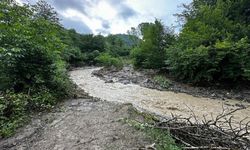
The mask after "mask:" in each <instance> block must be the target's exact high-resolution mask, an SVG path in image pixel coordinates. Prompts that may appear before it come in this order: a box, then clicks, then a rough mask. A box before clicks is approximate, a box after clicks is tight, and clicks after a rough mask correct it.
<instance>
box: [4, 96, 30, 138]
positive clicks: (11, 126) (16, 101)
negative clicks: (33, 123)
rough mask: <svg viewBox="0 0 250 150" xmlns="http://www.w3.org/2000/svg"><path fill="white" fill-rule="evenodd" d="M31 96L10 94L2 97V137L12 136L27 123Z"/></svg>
mask: <svg viewBox="0 0 250 150" xmlns="http://www.w3.org/2000/svg"><path fill="white" fill-rule="evenodd" d="M28 101H29V96H28V95H26V94H15V93H13V92H8V93H6V94H4V95H0V136H10V135H11V134H12V133H13V132H14V131H15V129H16V128H18V127H19V126H20V125H22V124H23V123H24V122H25V119H26V117H25V115H26V110H27V106H28Z"/></svg>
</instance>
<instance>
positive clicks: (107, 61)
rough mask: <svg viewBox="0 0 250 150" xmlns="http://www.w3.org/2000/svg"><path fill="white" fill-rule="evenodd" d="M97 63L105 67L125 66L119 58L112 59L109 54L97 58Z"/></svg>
mask: <svg viewBox="0 0 250 150" xmlns="http://www.w3.org/2000/svg"><path fill="white" fill-rule="evenodd" d="M96 61H97V62H98V63H99V64H101V65H104V66H105V67H111V66H114V67H117V68H121V67H122V66H123V64H122V61H121V60H120V59H119V58H115V57H112V56H111V55H109V54H108V53H103V54H101V55H99V56H98V57H97V58H96Z"/></svg>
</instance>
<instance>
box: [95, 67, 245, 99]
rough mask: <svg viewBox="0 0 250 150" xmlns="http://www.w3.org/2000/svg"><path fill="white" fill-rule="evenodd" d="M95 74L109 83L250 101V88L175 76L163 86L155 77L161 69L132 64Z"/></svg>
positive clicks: (105, 69)
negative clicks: (206, 83) (198, 82)
mask: <svg viewBox="0 0 250 150" xmlns="http://www.w3.org/2000/svg"><path fill="white" fill-rule="evenodd" d="M93 74H94V75H96V76H98V77H100V78H101V79H103V80H105V81H106V82H107V83H111V82H120V83H123V84H130V83H133V84H138V85H140V86H142V87H147V88H151V89H157V90H162V91H173V92H177V93H187V94H190V95H193V96H196V97H205V98H212V99H215V98H216V99H222V100H225V99H237V100H242V101H248V102H250V89H247V88H241V89H225V88H218V87H216V86H213V87H211V86H210V87H198V86H192V85H190V84H184V83H181V82H176V81H175V80H173V78H168V79H169V80H170V81H171V84H170V86H169V88H167V89H166V88H162V87H161V86H160V85H159V84H157V83H156V82H155V81H154V80H153V77H154V76H155V75H157V74H159V71H156V70H151V69H147V70H146V69H144V70H134V69H133V67H132V66H126V67H124V68H123V69H121V70H117V69H116V68H102V69H100V70H97V71H94V72H93Z"/></svg>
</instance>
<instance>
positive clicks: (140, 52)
mask: <svg viewBox="0 0 250 150" xmlns="http://www.w3.org/2000/svg"><path fill="white" fill-rule="evenodd" d="M138 28H139V30H140V31H141V33H142V36H143V39H142V41H141V43H140V44H139V46H138V47H136V48H135V49H134V50H133V51H132V54H131V55H132V57H133V58H134V62H135V66H137V67H143V68H162V67H164V66H165V57H166V51H165V47H167V46H168V45H170V44H171V43H172V42H173V40H174V35H173V33H170V32H169V31H170V30H166V28H164V26H163V24H162V23H161V22H160V21H158V20H155V22H154V23H142V24H140V25H139V27H138Z"/></svg>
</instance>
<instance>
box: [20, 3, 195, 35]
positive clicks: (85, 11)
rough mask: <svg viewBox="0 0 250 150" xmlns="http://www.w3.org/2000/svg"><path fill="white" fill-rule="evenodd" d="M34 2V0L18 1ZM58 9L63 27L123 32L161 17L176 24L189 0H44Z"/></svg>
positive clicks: (78, 30)
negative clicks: (179, 14)
mask: <svg viewBox="0 0 250 150" xmlns="http://www.w3.org/2000/svg"><path fill="white" fill-rule="evenodd" d="M17 1H19V2H26V3H27V2H29V3H34V2H35V1H36V0H17ZM47 2H48V3H50V4H51V5H52V6H53V7H54V8H55V9H56V11H57V12H58V14H59V16H60V18H61V21H62V24H63V25H64V26H65V27H66V28H74V29H75V30H76V31H77V32H79V33H93V34H99V33H101V34H109V33H112V34H117V33H126V32H127V31H128V30H129V29H130V28H131V27H136V26H137V25H138V24H140V23H141V22H152V21H154V19H155V18H158V19H161V20H162V21H163V22H164V23H165V25H169V26H170V25H176V24H177V23H176V17H174V16H173V14H175V13H178V12H181V8H180V7H178V6H180V5H181V4H182V3H190V2H191V0H47Z"/></svg>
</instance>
